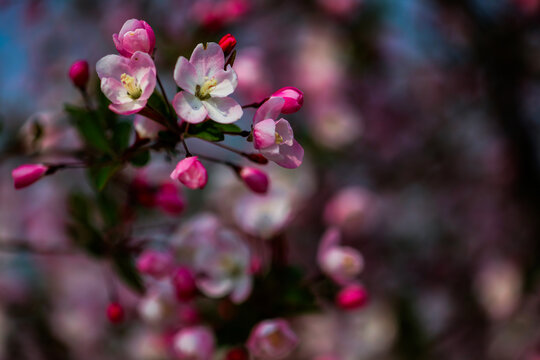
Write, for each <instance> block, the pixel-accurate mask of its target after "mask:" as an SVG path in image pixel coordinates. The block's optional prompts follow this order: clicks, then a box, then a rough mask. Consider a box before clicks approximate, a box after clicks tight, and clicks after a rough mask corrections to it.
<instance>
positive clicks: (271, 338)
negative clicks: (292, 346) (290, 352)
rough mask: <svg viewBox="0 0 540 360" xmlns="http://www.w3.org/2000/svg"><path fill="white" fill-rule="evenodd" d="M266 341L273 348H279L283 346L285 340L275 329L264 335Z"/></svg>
mask: <svg viewBox="0 0 540 360" xmlns="http://www.w3.org/2000/svg"><path fill="white" fill-rule="evenodd" d="M266 339H267V340H268V342H269V343H270V345H271V346H272V347H274V348H280V347H282V346H284V345H285V338H284V336H283V334H282V333H281V331H279V330H277V329H276V330H274V331H272V332H271V333H270V334H268V335H266Z"/></svg>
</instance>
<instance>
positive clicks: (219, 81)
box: [172, 43, 243, 124]
mask: <svg viewBox="0 0 540 360" xmlns="http://www.w3.org/2000/svg"><path fill="white" fill-rule="evenodd" d="M224 66H225V57H224V55H223V50H222V49H221V47H220V46H219V45H218V44H216V43H208V44H206V46H203V44H199V45H197V47H196V48H195V50H193V54H192V55H191V58H190V60H189V61H188V60H187V59H186V58H185V57H183V56H180V57H179V58H178V61H177V62H176V66H175V68H174V80H175V81H176V84H177V85H178V86H179V87H180V88H181V89H182V90H183V91H180V92H179V93H177V94H176V96H175V97H174V99H173V101H172V105H173V107H174V109H175V110H176V113H177V114H178V116H180V118H181V119H182V120H184V121H187V122H188V123H192V124H197V123H200V122H202V121H204V120H205V119H206V117H207V116H208V117H209V118H210V119H212V120H214V121H217V122H219V123H223V124H229V123H232V122H235V121H237V120H238V119H240V118H241V117H242V113H243V111H242V107H241V106H240V105H239V104H238V103H237V102H236V100H233V99H232V98H230V97H228V96H229V95H230V94H232V93H233V92H234V89H236V85H237V84H238V79H237V76H236V73H235V72H234V70H233V69H232V67H231V66H230V65H228V66H227V69H226V70H223V68H224Z"/></svg>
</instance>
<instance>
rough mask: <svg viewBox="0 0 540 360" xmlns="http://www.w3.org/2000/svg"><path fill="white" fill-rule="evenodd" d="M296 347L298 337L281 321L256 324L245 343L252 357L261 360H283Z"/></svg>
mask: <svg viewBox="0 0 540 360" xmlns="http://www.w3.org/2000/svg"><path fill="white" fill-rule="evenodd" d="M297 345H298V337H297V336H296V334H295V333H294V332H293V331H292V329H291V328H290V326H289V323H288V322H287V321H285V320H283V319H272V320H265V321H262V322H260V323H258V324H257V325H256V326H255V327H254V328H253V330H252V331H251V334H250V335H249V339H248V341H247V347H248V349H249V351H250V352H251V354H252V355H255V356H256V357H259V358H261V359H283V358H285V357H287V356H288V355H289V354H290V353H291V352H292V351H293V350H294V348H295V347H296V346H297Z"/></svg>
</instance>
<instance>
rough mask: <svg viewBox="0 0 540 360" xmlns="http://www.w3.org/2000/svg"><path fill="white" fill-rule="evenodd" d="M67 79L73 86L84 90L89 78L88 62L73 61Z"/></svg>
mask: <svg viewBox="0 0 540 360" xmlns="http://www.w3.org/2000/svg"><path fill="white" fill-rule="evenodd" d="M69 78H70V79H71V81H72V82H73V85H75V86H76V87H78V88H80V89H82V90H84V89H85V88H86V84H87V83H88V79H89V78H90V74H89V72H88V62H87V61H86V60H78V61H75V62H74V63H73V64H72V65H71V67H70V68H69Z"/></svg>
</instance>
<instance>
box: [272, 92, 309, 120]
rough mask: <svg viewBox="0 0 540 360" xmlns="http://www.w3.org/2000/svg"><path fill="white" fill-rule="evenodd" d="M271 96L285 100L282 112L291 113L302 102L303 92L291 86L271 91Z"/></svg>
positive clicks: (300, 105) (296, 109)
mask: <svg viewBox="0 0 540 360" xmlns="http://www.w3.org/2000/svg"><path fill="white" fill-rule="evenodd" d="M272 96H273V97H280V98H282V99H283V100H285V103H284V104H283V108H282V109H281V113H282V114H292V113H294V112H297V111H298V110H300V108H301V107H302V105H303V104H304V93H303V92H301V91H300V90H298V89H297V88H295V87H292V86H287V87H284V88H281V89H279V90H278V91H276V92H275V93H273V94H272Z"/></svg>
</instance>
